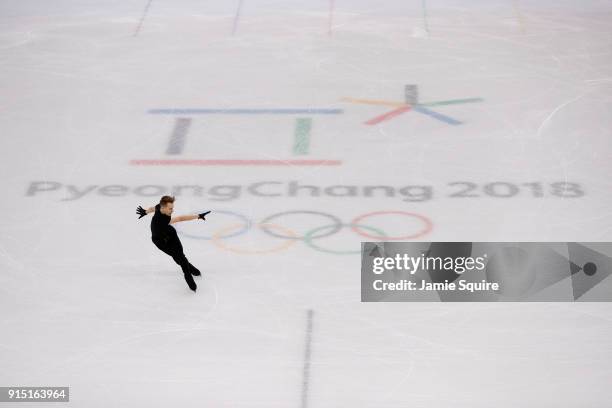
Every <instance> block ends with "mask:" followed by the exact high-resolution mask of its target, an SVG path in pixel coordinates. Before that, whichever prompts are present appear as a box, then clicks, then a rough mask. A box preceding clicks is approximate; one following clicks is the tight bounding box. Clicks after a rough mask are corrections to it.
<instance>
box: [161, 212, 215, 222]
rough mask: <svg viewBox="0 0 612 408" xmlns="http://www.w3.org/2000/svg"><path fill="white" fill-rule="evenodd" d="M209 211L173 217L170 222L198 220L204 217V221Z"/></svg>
mask: <svg viewBox="0 0 612 408" xmlns="http://www.w3.org/2000/svg"><path fill="white" fill-rule="evenodd" d="M208 213H210V211H207V212H203V213H201V214H195V215H179V216H178V217H173V218H171V219H170V224H174V223H175V222H181V221H191V220H197V219H198V218H200V219H202V220H203V221H206V218H205V217H206V215H207V214H208Z"/></svg>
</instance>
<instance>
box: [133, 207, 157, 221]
mask: <svg viewBox="0 0 612 408" xmlns="http://www.w3.org/2000/svg"><path fill="white" fill-rule="evenodd" d="M152 212H155V207H149V208H147V209H146V210H145V209H144V208H142V207H141V206H138V208H136V214H138V215H140V217H138V219H141V218H142V217H144V216H145V215H147V214H150V213H152Z"/></svg>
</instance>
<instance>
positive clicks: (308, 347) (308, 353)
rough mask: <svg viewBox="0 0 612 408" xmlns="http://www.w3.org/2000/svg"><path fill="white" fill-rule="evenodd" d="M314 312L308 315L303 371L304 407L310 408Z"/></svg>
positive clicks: (309, 312)
mask: <svg viewBox="0 0 612 408" xmlns="http://www.w3.org/2000/svg"><path fill="white" fill-rule="evenodd" d="M313 317H314V311H313V310H312V309H308V312H307V313H306V341H305V347H304V368H303V369H302V405H301V408H308V389H309V385H310V360H311V357H312V320H313Z"/></svg>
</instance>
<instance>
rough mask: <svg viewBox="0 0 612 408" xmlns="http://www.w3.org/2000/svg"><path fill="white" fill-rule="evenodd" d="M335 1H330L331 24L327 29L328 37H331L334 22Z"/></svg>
mask: <svg viewBox="0 0 612 408" xmlns="http://www.w3.org/2000/svg"><path fill="white" fill-rule="evenodd" d="M334 8H335V7H334V0H329V24H328V27H327V35H329V36H330V37H331V35H332V27H333V22H334Z"/></svg>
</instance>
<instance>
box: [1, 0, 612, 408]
mask: <svg viewBox="0 0 612 408" xmlns="http://www.w3.org/2000/svg"><path fill="white" fill-rule="evenodd" d="M304 3H308V4H304ZM331 3H333V7H330V6H331V5H332V4H331ZM147 4H148V2H147V1H146V0H142V1H109V0H107V1H102V0H96V1H76V0H73V1H68V0H65V1H57V2H49V1H34V0H32V1H20V2H8V1H4V2H1V3H0V89H1V90H2V91H1V93H0V95H1V96H0V112H1V114H0V130H1V131H2V136H1V137H0V143H1V145H0V154H1V160H0V174H2V182H3V183H2V184H3V197H2V199H0V212H1V213H2V218H1V220H0V230H1V231H2V232H1V234H0V268H1V271H0V327H1V330H0V334H1V336H0V386H10V385H20V386H38V385H40V386H42V385H54V386H64V385H65V386H70V387H71V402H70V406H73V407H104V408H107V407H128V406H135V407H169V406H177V407H178V406H180V407H283V408H288V407H301V408H305V407H306V406H307V407H312V408H319V407H368V408H385V407H389V408H390V407H428V408H429V407H433V408H438V407H459V408H467V407H470V408H474V407H483V408H484V407H491V406H496V407H504V408H516V407H536V406H537V407H604V406H609V403H610V402H609V401H610V399H611V398H612V391H611V390H610V379H611V378H612V368H611V367H612V364H611V363H612V348H611V347H610V338H611V335H612V305H611V304H610V303H524V304H521V303H502V304H494V303H486V304H479V303H470V304H443V303H402V304H373V303H370V304H368V303H360V288H359V285H360V278H359V274H360V264H359V256H358V255H337V254H332V253H328V252H322V251H318V250H316V249H314V248H313V247H311V246H309V245H307V244H306V243H305V242H303V241H287V240H282V239H277V238H274V237H271V236H269V235H266V234H265V233H264V232H262V231H261V230H260V229H259V226H258V225H257V223H258V222H259V221H261V220H263V219H265V218H266V217H268V216H270V215H272V214H275V213H278V212H283V211H297V210H306V211H321V212H325V213H329V214H332V215H334V216H337V217H339V218H341V219H342V221H343V222H344V223H346V224H347V225H348V224H350V222H351V220H352V219H353V218H355V217H357V216H359V215H362V214H366V213H370V212H377V211H406V212H411V213H417V214H420V215H421V216H424V217H427V218H428V219H429V220H431V223H432V226H433V227H432V229H431V231H430V232H428V233H426V234H424V235H423V236H422V237H420V238H419V239H421V240H425V241H430V240H431V241H444V240H448V241H455V240H457V241H612V217H611V216H610V215H611V211H610V209H611V208H612V192H611V191H612V188H611V187H612V185H611V183H610V173H611V172H610V170H611V169H612V166H611V164H610V163H611V158H612V154H611V153H612V148H611V146H612V143H611V140H612V4H611V3H610V2H609V1H554V2H553V1H549V2H537V1H522V0H514V1H511V0H508V1H470V2H460V1H449V0H440V1H427V2H426V3H425V2H422V1H420V0H419V1H417V0H412V1H399V0H383V1H379V2H375V1H342V0H336V1H334V2H330V1H328V0H318V1H312V2H299V1H294V0H291V1H280V0H276V1H272V0H268V1H263V0H261V1H257V0H243V1H242V2H240V1H215V2H203V1H183V0H175V1H172V2H168V1H165V2H164V1H160V0H153V1H152V2H151V3H150V4H149V6H148V7H146V6H147ZM424 8H425V10H424ZM145 9H146V13H145ZM407 84H416V85H418V89H419V97H420V101H422V102H430V101H444V100H450V99H462V98H482V99H483V101H482V102H478V103H469V104H457V105H448V106H437V107H431V108H430V109H432V110H434V111H436V112H439V113H442V114H444V115H447V116H450V117H453V118H455V119H457V120H459V121H461V122H463V123H462V124H461V125H459V126H452V125H449V124H447V123H444V122H441V121H439V120H436V119H434V118H432V117H429V116H425V115H422V114H419V113H416V112H407V113H404V114H402V115H399V116H397V117H395V118H393V119H391V120H388V121H385V122H381V123H380V124H378V125H375V126H368V125H365V124H364V122H365V121H366V120H368V119H371V118H373V117H376V116H378V115H381V114H383V113H385V112H387V111H390V110H392V109H393V108H390V107H385V106H379V105H365V104H352V103H348V102H346V101H343V100H342V99H343V98H362V99H373V100H384V101H397V102H400V103H402V102H403V98H404V86H405V85H407ZM155 108H336V109H343V111H344V113H343V114H342V115H329V116H324V115H318V116H317V115H313V116H311V118H312V129H311V144H310V147H309V151H308V154H307V155H305V156H295V155H294V154H293V151H292V144H293V134H294V127H295V120H296V117H304V115H301V116H300V115H284V116H264V115H261V116H256V115H251V116H249V115H245V116H229V115H225V116H224V115H179V116H181V117H191V118H192V125H191V128H190V130H189V133H188V135H187V138H186V143H185V146H184V150H183V152H182V154H181V155H179V156H170V155H168V154H166V148H167V145H168V140H169V138H170V134H171V132H172V128H173V125H174V120H175V117H176V115H153V114H149V113H147V112H148V110H149V109H155ZM169 158H180V159H280V160H291V159H299V158H304V159H328V160H341V161H342V164H341V165H339V166H319V167H316V166H314V167H312V166H311V167H309V166H285V167H265V166H262V167H253V166H236V167H227V166H166V167H164V166H158V167H156V166H135V165H131V164H130V161H131V160H133V159H169ZM43 181H47V182H53V183H58V184H55V185H56V186H57V190H54V191H48V192H36V193H31V194H30V195H28V189H29V188H30V187H31V186H32V183H35V182H43ZM262 181H274V182H279V183H281V184H274V185H272V184H269V185H267V186H265V188H263V189H262V190H264V191H266V192H273V193H276V192H278V193H279V194H282V195H281V196H279V197H257V196H254V195H253V194H250V193H249V192H248V190H247V187H248V186H249V185H251V184H252V183H257V182H262ZM291 181H297V182H298V183H300V184H301V185H314V186H320V188H321V189H323V188H325V187H330V186H334V185H351V186H356V187H357V188H358V189H359V188H361V187H363V186H372V185H388V186H393V187H394V188H396V189H400V188H401V187H404V186H408V185H419V186H422V185H426V186H431V187H432V188H433V196H432V197H431V199H429V200H425V201H421V202H419V201H415V202H406V201H404V200H403V197H401V196H399V195H398V196H395V197H384V196H382V195H381V194H377V195H376V196H375V197H366V196H364V194H363V193H362V192H359V193H358V194H357V196H355V197H334V196H332V195H329V194H321V196H319V197H312V196H309V194H308V193H307V191H305V190H302V191H301V193H300V194H299V195H298V196H295V197H291V196H288V195H287V194H286V189H287V184H288V183H290V182H291ZM453 182H470V183H475V184H476V185H477V186H478V188H477V190H475V191H474V193H476V194H478V196H476V197H465V198H460V197H450V196H449V194H450V193H453V192H457V191H459V190H460V188H459V186H454V187H453V186H449V183H453ZM492 182H505V183H512V184H513V185H515V186H517V187H518V188H519V190H520V191H519V192H518V193H517V194H516V195H515V196H513V197H507V198H502V197H490V196H485V195H484V192H483V188H484V187H483V186H485V185H486V184H487V183H492ZM555 182H565V183H578V184H580V189H581V190H582V191H584V195H583V196H581V197H568V196H566V197H560V196H555V195H553V194H551V188H550V184H551V183H555ZM525 183H541V185H542V186H543V189H544V192H543V195H544V196H543V197H535V196H534V194H533V191H532V190H530V188H532V187H529V186H527V185H525ZM109 185H123V186H127V188H128V189H129V191H128V192H127V193H126V194H124V195H120V196H116V197H110V196H108V195H103V194H100V188H101V187H103V186H109ZM144 185H159V186H169V187H172V186H178V185H199V186H202V188H203V190H204V194H202V195H201V196H197V195H196V194H193V193H191V192H189V191H185V193H184V194H181V195H177V201H176V203H175V209H176V213H177V214H188V213H193V212H195V211H199V210H205V209H211V210H213V214H211V216H209V221H207V222H206V223H202V222H195V221H193V222H191V223H184V224H178V225H177V229H179V231H180V232H181V234H182V241H183V245H184V247H185V252H186V254H187V257H188V258H189V259H190V261H191V262H192V263H193V264H195V265H196V266H198V267H199V268H200V269H201V270H202V272H203V274H204V277H203V278H202V279H197V283H198V284H199V289H198V291H197V293H196V294H192V293H191V292H189V291H188V289H187V288H186V286H185V283H184V281H183V280H182V276H181V274H180V272H179V268H178V266H177V265H175V264H174V263H173V262H172V260H171V259H170V258H169V257H167V256H166V255H164V254H163V253H161V252H159V251H158V250H157V249H156V248H155V247H154V246H153V244H152V243H151V241H150V238H149V235H150V232H149V226H148V223H149V219H148V218H147V219H143V220H140V221H138V220H137V219H136V216H135V214H134V209H135V207H136V206H138V205H143V206H152V205H154V204H155V203H156V202H157V201H158V200H159V194H157V192H156V191H153V190H154V189H151V190H144V191H145V192H147V191H149V192H151V191H152V193H150V196H148V197H145V196H143V195H139V194H138V193H137V192H136V191H135V189H137V188H138V186H144ZM229 185H235V186H241V189H242V190H241V194H240V197H235V198H232V197H231V196H226V198H225V199H223V196H221V195H220V194H221V192H223V191H224V190H221V189H219V188H217V190H215V191H217V195H215V194H214V192H213V193H211V191H210V189H211V188H212V187H214V186H229ZM49 186H50V184H49ZM69 186H72V187H69ZM92 186H94V187H92ZM75 189H77V190H78V191H80V192H81V193H83V192H86V193H85V194H83V195H82V197H80V198H75V197H76V195H75V194H76V193H75V191H77V190H75ZM87 189H90V190H87ZM87 191H88V192H87ZM104 191H106V192H107V193H108V191H110V190H108V189H107V190H104ZM225 191H226V194H227V191H229V190H228V188H227V187H226V188H225ZM140 192H141V193H142V191H140ZM168 192H169V193H170V192H171V191H168ZM569 194H570V195H571V192H570V193H569ZM227 197H228V198H227ZM230 198H231V199H230ZM221 211H232V212H236V213H240V214H243V215H245V216H247V217H249V218H250V219H251V220H252V222H253V227H252V229H251V231H250V232H248V233H246V234H244V235H241V236H239V237H235V238H230V239H226V240H218V241H216V242H215V243H213V242H211V241H210V240H204V239H195V238H190V237H189V236H187V235H186V234H189V235H199V236H206V235H207V236H210V235H211V234H215V233H217V234H218V233H219V231H221V230H225V231H226V232H228V231H229V232H231V231H232V229H233V228H237V227H235V224H236V222H237V221H238V222H239V220H238V219H237V218H235V217H232V216H230V215H228V214H225V213H222V212H221ZM215 212H216V214H215ZM366 222H367V224H366ZM274 223H275V224H278V226H277V227H274V228H280V229H278V230H277V231H281V229H283V231H285V230H286V229H287V228H288V229H291V230H293V231H295V233H297V234H298V235H303V234H304V233H305V232H306V231H308V230H311V229H314V228H320V227H323V226H324V225H326V224H328V223H329V221H328V220H326V219H325V218H323V217H317V216H307V215H292V216H287V217H279V218H277V219H276V220H275V221H274ZM363 225H365V226H366V227H370V228H377V229H381V230H384V231H385V233H387V234H389V235H393V236H397V235H410V234H414V233H415V232H416V231H418V230H419V229H420V228H421V227H422V225H421V224H419V222H418V221H415V219H414V218H410V217H406V216H401V215H398V214H390V215H386V216H373V217H370V218H369V219H367V221H366V220H364V222H363ZM234 230H235V229H234ZM366 240H370V239H369V238H366V237H363V236H360V235H357V234H356V233H355V232H353V231H352V230H351V229H350V228H349V227H348V226H346V227H345V228H343V229H342V231H340V232H339V233H337V234H336V235H334V236H330V237H327V238H321V239H316V240H314V242H313V243H314V244H315V245H316V246H318V247H322V248H328V249H333V250H349V251H350V250H356V249H357V250H358V249H359V243H360V242H361V241H366ZM275 249H279V251H277V252H265V251H268V250H275ZM244 251H251V252H255V253H244ZM258 251H259V252H258ZM594 290H595V289H594ZM308 310H312V311H313V319H312V331H311V333H310V335H311V343H310V359H309V364H310V365H309V370H307V371H308V372H307V373H305V370H304V367H305V349H306V344H305V343H306V339H307V311H308ZM0 405H3V406H9V405H10V404H0ZM38 405H40V406H48V405H45V404H38ZM38 405H37V404H27V403H22V404H19V405H18V406H20V407H26V406H38Z"/></svg>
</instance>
